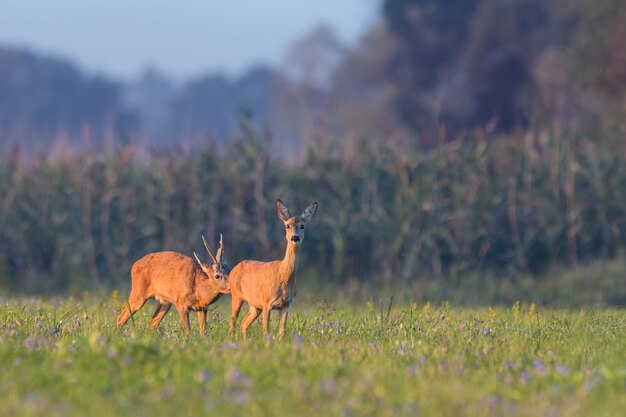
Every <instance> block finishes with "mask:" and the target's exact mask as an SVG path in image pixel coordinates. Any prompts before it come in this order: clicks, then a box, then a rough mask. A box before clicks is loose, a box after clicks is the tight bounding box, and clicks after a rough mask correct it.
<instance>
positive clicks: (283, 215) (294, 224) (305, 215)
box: [276, 200, 317, 246]
mask: <svg viewBox="0 0 626 417" xmlns="http://www.w3.org/2000/svg"><path fill="white" fill-rule="evenodd" d="M276 212H277V213H278V217H279V218H280V219H281V220H282V221H283V223H285V238H286V239H287V242H288V243H291V244H293V245H296V246H300V245H301V244H302V242H303V241H304V225H305V224H306V223H308V222H309V221H310V220H311V219H312V218H313V216H315V213H316V212H317V201H316V202H313V203H311V204H309V206H308V207H307V208H306V209H304V211H303V212H302V214H301V215H300V216H297V217H291V215H290V214H289V209H288V208H287V206H285V204H284V203H283V202H282V201H280V200H278V201H276Z"/></svg>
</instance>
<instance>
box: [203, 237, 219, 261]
mask: <svg viewBox="0 0 626 417" xmlns="http://www.w3.org/2000/svg"><path fill="white" fill-rule="evenodd" d="M202 242H203V243H204V247H205V249H206V251H207V252H208V253H209V256H210V257H211V259H213V263H218V262H217V260H216V259H215V256H213V254H212V253H211V249H209V244H208V243H206V239H205V238H204V235H203V236H202ZM218 253H219V252H218Z"/></svg>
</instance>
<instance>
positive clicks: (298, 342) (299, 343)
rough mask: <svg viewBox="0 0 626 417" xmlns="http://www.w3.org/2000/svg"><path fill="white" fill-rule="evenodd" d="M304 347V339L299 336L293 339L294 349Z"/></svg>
mask: <svg viewBox="0 0 626 417" xmlns="http://www.w3.org/2000/svg"><path fill="white" fill-rule="evenodd" d="M302 346H304V340H302V337H301V336H300V335H299V334H297V335H295V336H294V337H293V347H295V348H296V349H301V348H302Z"/></svg>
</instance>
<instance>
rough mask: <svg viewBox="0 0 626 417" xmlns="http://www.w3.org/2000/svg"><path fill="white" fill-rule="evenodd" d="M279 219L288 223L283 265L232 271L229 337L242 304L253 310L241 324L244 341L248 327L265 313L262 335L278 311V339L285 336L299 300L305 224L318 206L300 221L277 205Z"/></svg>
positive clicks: (246, 265) (247, 264)
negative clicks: (292, 306) (294, 303)
mask: <svg viewBox="0 0 626 417" xmlns="http://www.w3.org/2000/svg"><path fill="white" fill-rule="evenodd" d="M276 211H277V213H278V217H279V218H280V219H281V220H282V221H283V222H284V223H285V234H286V236H285V237H286V239H287V250H286V252H285V257H284V258H283V260H281V261H273V262H259V261H242V262H240V263H239V264H237V266H235V267H234V268H233V270H232V271H231V273H230V277H229V279H228V281H229V284H230V289H231V296H232V303H233V304H232V315H231V318H230V330H229V332H230V334H233V333H234V330H235V322H236V320H237V316H238V315H239V310H240V309H241V305H242V303H243V302H246V303H248V307H249V308H250V310H249V311H248V314H246V316H245V317H244V318H243V320H242V322H241V329H242V332H243V338H244V339H247V337H248V336H247V332H248V327H250V325H251V324H252V323H253V322H254V320H256V318H257V317H258V316H259V312H260V311H262V312H263V332H264V334H267V327H268V324H269V319H270V312H271V310H278V311H279V316H280V321H279V330H278V338H279V339H282V338H283V336H284V334H285V325H286V322H287V315H288V314H289V305H290V304H291V302H292V301H293V299H294V298H295V296H296V272H297V269H298V258H299V250H300V245H302V242H303V241H304V224H305V223H307V222H309V221H310V220H311V218H312V217H313V216H314V215H315V212H316V211H317V202H314V203H311V204H310V205H309V206H308V207H307V208H306V209H305V210H304V212H303V213H302V214H301V215H300V216H299V217H291V216H290V215H289V210H288V209H287V207H286V206H285V205H284V204H283V202H282V201H280V200H278V201H277V202H276Z"/></svg>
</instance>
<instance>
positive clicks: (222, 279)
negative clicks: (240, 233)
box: [193, 233, 230, 290]
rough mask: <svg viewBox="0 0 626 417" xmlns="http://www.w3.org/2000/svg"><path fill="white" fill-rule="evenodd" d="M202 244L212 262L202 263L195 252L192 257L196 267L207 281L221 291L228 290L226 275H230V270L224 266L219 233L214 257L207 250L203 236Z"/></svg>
mask: <svg viewBox="0 0 626 417" xmlns="http://www.w3.org/2000/svg"><path fill="white" fill-rule="evenodd" d="M202 242H203V243H204V247H205V249H206V251H207V253H208V254H209V256H210V257H211V259H212V261H213V262H212V263H206V262H203V261H202V260H201V259H200V257H199V256H198V254H197V253H196V252H194V253H193V256H194V257H195V258H196V261H197V262H198V265H200V268H201V269H202V271H203V272H204V273H205V274H206V275H207V276H208V277H209V279H212V280H214V281H215V283H216V284H218V286H219V287H220V288H221V289H224V290H228V288H229V287H228V274H229V273H230V268H229V267H228V265H227V264H226V259H225V256H224V244H223V238H222V234H221V233H220V247H219V249H218V250H217V252H216V256H213V253H212V252H211V249H209V244H208V243H207V241H206V239H205V238H204V236H202Z"/></svg>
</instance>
